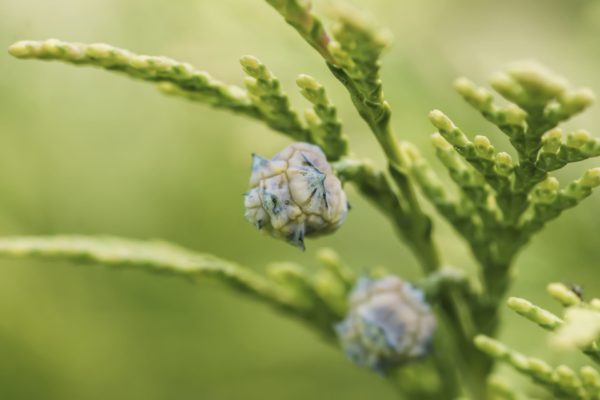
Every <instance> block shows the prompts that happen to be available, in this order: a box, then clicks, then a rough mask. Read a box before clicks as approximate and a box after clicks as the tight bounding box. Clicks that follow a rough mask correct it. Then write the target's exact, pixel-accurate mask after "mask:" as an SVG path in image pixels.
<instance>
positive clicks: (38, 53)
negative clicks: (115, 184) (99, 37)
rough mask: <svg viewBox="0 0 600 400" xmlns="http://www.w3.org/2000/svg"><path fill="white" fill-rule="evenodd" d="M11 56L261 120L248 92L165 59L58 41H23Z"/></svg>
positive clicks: (108, 46)
mask: <svg viewBox="0 0 600 400" xmlns="http://www.w3.org/2000/svg"><path fill="white" fill-rule="evenodd" d="M8 51H9V53H10V54H11V55H13V56H15V57H18V58H23V59H40V60H58V61H63V62H67V63H70V64H75V65H88V66H94V67H99V68H103V69H107V70H110V71H115V72H120V73H123V74H125V75H127V76H129V77H131V78H135V79H141V80H145V81H150V82H157V83H162V84H163V86H162V90H163V91H166V92H171V93H172V94H182V95H184V96H186V97H188V98H191V99H193V100H197V101H200V102H203V103H206V104H209V105H212V106H214V107H218V108H225V109H228V110H231V111H234V112H238V113H241V114H245V115H248V116H251V117H254V118H259V117H260V113H259V111H258V110H257V109H256V107H254V106H253V105H252V104H251V102H250V99H249V97H248V96H247V94H246V92H245V91H244V90H243V89H241V88H239V87H237V86H234V85H227V84H225V83H222V82H220V81H218V80H216V79H215V78H213V77H212V76H210V75H209V74H208V73H207V72H205V71H201V70H197V69H195V68H194V67H193V66H192V65H191V64H188V63H182V62H179V61H175V60H173V59H170V58H167V57H162V56H158V57H157V56H145V55H139V54H135V53H132V52H131V51H129V50H125V49H120V48H118V47H114V46H110V45H107V44H104V43H95V44H83V43H71V42H63V41H60V40H56V39H48V40H44V41H21V42H17V43H15V44H13V45H12V46H10V48H9V50H8Z"/></svg>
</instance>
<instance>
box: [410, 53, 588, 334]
mask: <svg viewBox="0 0 600 400" xmlns="http://www.w3.org/2000/svg"><path fill="white" fill-rule="evenodd" d="M492 86H493V88H494V89H495V90H496V91H498V92H499V93H500V94H501V95H502V96H503V97H505V99H507V100H509V101H510V102H511V103H510V104H509V105H508V106H498V105H496V103H495V101H494V98H493V94H492V93H491V92H490V91H488V90H487V89H484V88H480V87H477V86H476V85H475V84H474V83H472V82H471V81H469V80H467V79H466V78H461V79H458V80H457V81H456V83H455V88H456V89H457V91H458V92H459V94H460V95H461V96H462V97H463V98H464V99H465V100H466V101H467V102H468V103H469V104H470V105H472V106H473V107H474V108H475V109H476V110H478V111H479V112H481V114H482V115H483V116H484V117H485V118H486V119H487V120H488V121H490V122H492V123H493V124H494V125H496V126H497V127H498V128H499V129H500V130H501V131H502V132H504V133H505V134H506V135H507V136H508V138H509V139H510V142H511V144H512V145H513V147H514V149H515V150H516V153H517V155H518V160H517V161H513V159H512V157H511V156H510V155H509V154H508V153H506V152H498V151H497V150H496V149H495V147H494V146H493V145H492V144H491V142H490V140H489V139H488V138H486V137H485V136H482V135H476V136H474V137H473V139H470V138H469V136H468V135H467V134H466V133H464V132H463V131H462V130H461V129H460V128H459V127H458V126H457V125H456V124H455V123H454V122H453V121H451V120H450V118H448V117H447V116H446V115H444V114H443V113H442V112H441V111H438V110H435V111H432V112H431V113H430V116H429V117H430V120H431V122H432V123H433V125H434V126H435V127H436V128H437V129H438V133H436V134H435V135H434V136H433V143H434V145H435V146H436V153H437V155H438V158H440V160H441V161H442V163H443V164H444V166H445V167H446V168H447V169H448V170H449V172H450V176H451V177H452V179H453V180H454V181H455V182H456V183H457V185H458V186H459V187H460V188H461V191H462V196H461V197H460V198H459V199H457V200H450V199H448V196H445V195H444V196H441V193H444V191H443V188H442V187H441V186H440V185H439V184H438V183H437V181H438V180H437V179H436V178H434V174H433V172H432V171H431V170H430V169H429V168H428V167H427V166H426V162H425V161H424V160H419V162H416V163H413V166H412V173H413V176H415V177H416V178H417V181H418V182H419V184H420V186H421V187H422V188H423V192H424V194H425V195H426V196H427V197H428V198H429V199H430V200H431V201H432V202H433V203H434V205H436V207H437V208H438V209H439V211H440V212H441V214H442V215H444V217H445V218H447V219H448V220H449V221H450V222H451V224H452V225H453V226H454V227H455V228H456V229H457V230H458V232H460V233H461V234H462V235H463V236H464V237H465V238H466V239H467V241H468V242H469V245H470V246H471V249H472V251H473V254H474V255H475V257H476V258H477V260H478V261H479V263H480V264H481V266H482V278H483V284H484V286H485V294H484V298H482V299H481V305H482V307H483V310H487V311H482V312H477V314H479V316H481V318H482V319H483V320H482V321H481V323H480V324H481V326H486V325H487V326H488V328H487V329H490V332H491V331H493V329H494V325H495V323H494V322H493V320H494V319H495V318H496V317H494V315H495V312H494V311H493V309H494V307H495V306H494V304H498V300H499V299H500V298H501V297H502V295H503V293H504V292H505V290H506V288H507V287H508V284H509V281H510V266H511V264H512V262H513V260H514V257H515V255H516V254H517V252H518V251H519V250H520V249H521V248H522V247H523V246H524V245H525V244H526V243H527V242H528V241H529V239H530V238H531V236H532V235H533V234H534V233H536V232H537V231H539V230H540V229H541V228H542V227H543V226H544V225H545V224H546V223H547V222H548V221H550V220H551V219H553V218H556V217H557V216H558V215H560V213H561V212H562V211H564V210H565V209H567V208H570V207H573V206H575V205H577V204H578V203H579V202H580V201H581V200H583V199H584V198H585V197H587V196H589V195H590V194H591V191H592V189H593V188H594V187H596V186H598V185H599V184H600V172H598V171H599V170H598V169H592V170H589V171H587V172H586V173H585V174H584V175H583V177H582V178H580V179H578V180H576V181H574V182H572V183H570V184H569V185H567V186H566V187H564V188H563V189H561V188H560V184H559V182H558V180H557V179H556V178H554V177H552V176H550V175H549V174H548V172H550V171H552V170H556V169H559V168H560V167H563V166H564V165H566V164H567V163H569V162H574V161H580V160H583V159H586V158H590V157H593V156H595V155H598V149H597V146H598V145H597V142H598V141H597V140H596V139H592V138H591V136H590V135H589V134H588V133H586V132H584V131H576V132H574V133H572V134H569V135H567V139H566V141H565V142H564V143H563V141H562V134H561V133H560V131H559V130H558V128H557V125H558V124H559V123H560V122H562V121H564V120H566V119H568V118H570V117H571V116H573V115H575V114H577V113H579V112H581V111H583V110H584V109H585V108H586V107H588V106H589V105H590V104H591V102H592V100H593V95H592V94H591V92H590V91H589V90H588V89H579V90H573V89H570V88H569V86H568V84H567V83H566V81H565V80H564V79H562V78H559V77H557V76H556V75H555V74H553V73H551V72H549V71H548V70H547V69H545V68H544V67H541V66H539V65H537V64H534V63H518V64H515V65H513V66H510V67H509V68H508V70H507V72H506V73H501V74H499V75H497V76H495V77H494V78H493V79H492ZM424 170H427V171H428V172H427V174H426V175H425V176H426V177H427V179H423V176H424V173H423V171H424ZM465 208H466V209H467V210H473V213H471V214H472V216H471V217H470V218H469V219H465V215H467V214H468V213H467V212H466V211H465ZM449 210H450V211H449ZM486 303H487V304H486ZM490 317H491V318H490ZM488 318H490V319H489V321H488V322H486V321H485V320H486V319H488Z"/></svg>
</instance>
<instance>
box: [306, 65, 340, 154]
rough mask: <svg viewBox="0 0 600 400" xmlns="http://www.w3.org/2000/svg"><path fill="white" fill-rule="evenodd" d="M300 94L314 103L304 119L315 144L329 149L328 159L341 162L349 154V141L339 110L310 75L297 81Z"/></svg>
mask: <svg viewBox="0 0 600 400" xmlns="http://www.w3.org/2000/svg"><path fill="white" fill-rule="evenodd" d="M296 84H297V85H298V87H299V88H300V93H302V95H303V96H304V97H305V98H306V99H307V100H308V101H310V102H311V103H312V105H313V108H312V109H308V110H306V112H305V113H304V118H305V119H306V122H307V123H308V126H309V127H310V130H311V133H312V139H313V141H314V143H316V144H318V145H319V146H321V147H322V148H323V149H327V152H326V153H325V154H326V155H327V158H328V159H329V160H332V161H336V160H339V159H340V158H341V157H342V156H344V155H346V154H347V153H348V139H347V138H346V135H344V134H343V132H342V123H341V121H340V120H339V119H338V116H337V109H336V107H335V106H334V105H333V104H332V103H331V101H330V100H329V98H328V97H327V93H326V92H325V88H324V87H323V85H321V84H320V83H318V82H317V81H316V80H315V79H314V78H313V77H311V76H309V75H304V74H302V75H300V76H299V77H298V79H296Z"/></svg>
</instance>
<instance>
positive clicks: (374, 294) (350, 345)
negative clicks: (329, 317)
mask: <svg viewBox="0 0 600 400" xmlns="http://www.w3.org/2000/svg"><path fill="white" fill-rule="evenodd" d="M349 301H350V309H349V311H348V314H347V316H346V318H345V319H344V320H343V321H342V322H340V323H339V324H337V325H336V331H337V333H338V337H339V339H340V342H341V344H342V347H343V349H344V351H345V352H346V355H347V356H348V358H350V360H351V361H352V362H354V363H355V364H358V365H360V366H364V367H369V368H371V369H373V370H375V371H378V372H385V370H386V369H388V368H389V367H392V366H395V365H400V364H404V363H406V362H409V361H412V360H415V359H419V358H421V357H423V356H425V355H427V353H428V352H429V350H430V348H431V342H432V339H433V334H434V332H435V327H436V322H435V317H434V315H433V314H432V312H431V310H430V308H429V305H428V304H427V303H426V302H425V299H424V296H423V292H421V291H420V290H419V289H417V288H415V287H413V286H412V285H411V284H410V283H408V282H405V281H403V280H401V279H399V278H397V277H394V276H388V277H385V278H381V279H370V278H367V277H363V278H361V279H359V280H358V282H357V284H356V286H355V288H354V290H353V291H352V293H351V295H350V298H349Z"/></svg>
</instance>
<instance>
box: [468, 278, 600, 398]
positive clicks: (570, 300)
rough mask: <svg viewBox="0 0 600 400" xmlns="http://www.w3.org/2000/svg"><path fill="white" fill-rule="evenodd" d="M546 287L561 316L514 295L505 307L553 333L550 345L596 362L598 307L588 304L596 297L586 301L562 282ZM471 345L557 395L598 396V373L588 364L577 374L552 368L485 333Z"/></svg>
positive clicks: (564, 368)
mask: <svg viewBox="0 0 600 400" xmlns="http://www.w3.org/2000/svg"><path fill="white" fill-rule="evenodd" d="M547 289H548V293H549V294H550V295H551V296H552V297H553V298H554V299H555V300H556V301H558V302H559V303H560V304H561V305H563V306H564V307H565V309H564V311H563V316H562V317H559V316H557V315H555V314H554V313H552V312H550V311H548V310H546V309H544V308H542V307H540V306H537V305H535V304H533V303H531V302H530V301H528V300H526V299H522V298H518V297H511V298H509V299H508V301H507V304H508V307H509V308H510V309H512V310H513V311H515V312H516V313H517V314H519V315H521V316H522V317H524V318H526V319H528V320H529V321H531V322H533V323H535V324H537V325H539V326H540V327H542V328H543V329H545V330H547V331H550V332H553V333H552V337H551V341H550V343H551V344H552V345H553V346H555V347H560V348H563V349H565V348H566V349H577V348H579V349H580V350H581V351H582V352H583V353H584V354H586V355H587V356H589V357H590V359H591V360H593V361H594V362H596V363H598V364H600V357H599V356H600V347H599V345H600V310H598V309H595V308H594V306H593V305H592V304H594V303H596V302H597V299H593V300H591V301H590V302H586V301H584V300H583V299H582V298H581V297H580V296H581V294H580V293H578V292H577V291H574V290H573V289H571V288H569V287H567V286H566V285H564V284H562V283H552V284H550V285H548V288H547ZM475 344H476V345H477V347H478V348H479V349H480V350H481V351H483V352H485V353H486V354H488V355H490V356H492V357H494V358H496V359H498V360H500V361H504V362H506V363H508V364H509V365H511V366H512V367H514V368H515V369H516V370H517V371H519V372H521V373H522V374H524V375H527V376H529V377H531V378H532V379H533V380H534V382H536V383H538V384H540V385H542V386H544V387H546V388H547V389H549V390H550V391H551V392H552V393H553V394H554V395H555V396H556V397H557V398H565V399H585V400H589V399H600V375H599V374H598V372H597V371H596V370H595V369H594V368H592V367H590V366H585V367H583V368H582V369H581V370H580V371H579V373H576V372H575V371H573V370H572V369H570V368H569V367H567V366H564V365H562V366H559V367H556V368H553V367H551V366H550V365H549V364H548V363H546V362H545V361H543V360H540V359H537V358H531V357H527V356H525V355H523V354H520V353H518V352H516V351H514V350H511V349H510V348H509V347H508V346H506V345H504V344H503V343H501V342H499V341H497V340H494V339H491V338H490V337H488V336H485V335H480V336H478V337H476V338H475Z"/></svg>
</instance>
